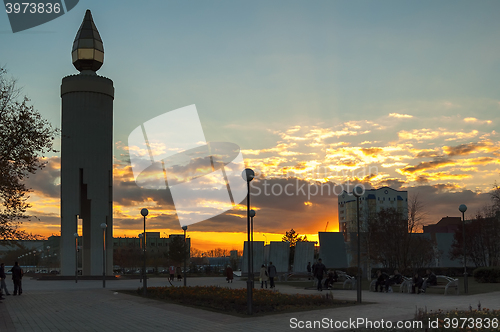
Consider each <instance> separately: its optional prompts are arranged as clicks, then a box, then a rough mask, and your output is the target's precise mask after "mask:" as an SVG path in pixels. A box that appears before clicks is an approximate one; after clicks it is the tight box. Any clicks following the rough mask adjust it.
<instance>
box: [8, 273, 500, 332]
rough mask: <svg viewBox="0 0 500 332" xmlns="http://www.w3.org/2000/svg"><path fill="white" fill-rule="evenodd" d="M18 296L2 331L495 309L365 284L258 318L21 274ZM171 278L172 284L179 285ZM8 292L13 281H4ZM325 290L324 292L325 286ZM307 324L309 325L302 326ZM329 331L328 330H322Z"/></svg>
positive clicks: (121, 285)
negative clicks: (323, 303) (327, 301)
mask: <svg viewBox="0 0 500 332" xmlns="http://www.w3.org/2000/svg"><path fill="white" fill-rule="evenodd" d="M238 279H239V278H236V279H235V281H234V283H232V284H227V283H226V282H225V279H224V278H223V277H218V278H192V279H188V286H196V285H220V286H222V287H232V288H246V282H245V281H240V280H238ZM23 283H24V284H23V294H22V296H6V299H5V300H3V303H1V304H0V332H4V331H6V332H11V331H12V332H14V331H16V332H28V331H110V332H111V331H120V332H123V331H181V330H182V331H203V332H209V331H214V332H224V331H228V332H234V331H259V332H262V331H289V330H292V328H291V327H290V319H292V318H296V319H297V320H304V321H305V320H321V319H323V318H328V319H333V320H349V318H352V319H356V318H366V319H370V320H381V319H384V320H391V321H397V320H410V319H412V318H413V316H414V313H415V310H416V308H425V307H426V308H427V310H437V309H443V310H451V309H468V308H469V305H472V306H473V307H476V306H477V303H478V301H481V305H482V307H484V308H490V309H500V292H495V293H489V294H480V295H469V296H464V295H458V296H457V295H446V296H445V295H437V294H421V295H415V294H402V293H372V292H367V291H363V301H367V302H375V304H365V305H361V306H354V307H345V308H338V309H324V310H316V311H306V312H297V313H287V314H278V315H268V316H259V317H235V316H231V315H225V314H220V313H215V312H212V311H208V310H201V309H195V308H191V307H184V306H180V305H174V304H167V303H162V302H159V301H154V300H148V299H143V298H141V297H138V296H131V295H126V294H122V293H117V292H116V290H120V289H137V288H138V287H140V286H141V283H140V282H139V280H137V279H135V280H113V281H106V288H105V289H103V288H102V281H89V280H79V281H78V283H75V282H74V281H38V280H33V279H29V278H26V279H23ZM166 283H168V282H167V280H166V279H165V278H152V279H149V280H148V286H150V287H152V286H165V285H166ZM181 284H182V283H181V282H177V281H176V282H175V283H174V285H181ZM8 289H9V291H10V292H11V293H12V281H11V280H10V279H9V280H8ZM276 289H277V290H278V291H280V292H286V293H301V294H317V293H318V292H317V291H316V290H310V289H307V290H306V289H298V288H295V287H290V286H284V285H279V284H278V285H277V286H276ZM323 293H325V292H323ZM333 294H334V296H335V298H338V299H348V300H356V291H351V290H334V291H333ZM304 330H307V329H304ZM321 330H331V329H321Z"/></svg>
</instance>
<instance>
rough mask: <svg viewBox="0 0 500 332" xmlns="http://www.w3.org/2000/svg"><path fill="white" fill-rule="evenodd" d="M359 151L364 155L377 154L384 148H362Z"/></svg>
mask: <svg viewBox="0 0 500 332" xmlns="http://www.w3.org/2000/svg"><path fill="white" fill-rule="evenodd" d="M361 151H362V152H363V154H364V155H365V156H377V155H379V154H380V153H381V152H383V151H384V150H383V149H381V148H362V149H361Z"/></svg>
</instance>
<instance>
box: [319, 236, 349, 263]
mask: <svg viewBox="0 0 500 332" xmlns="http://www.w3.org/2000/svg"><path fill="white" fill-rule="evenodd" d="M318 235H319V258H321V260H322V261H323V264H325V265H326V267H327V268H329V269H330V268H345V267H348V266H349V265H348V263H347V254H346V246H345V243H344V235H343V233H341V232H319V233H318Z"/></svg>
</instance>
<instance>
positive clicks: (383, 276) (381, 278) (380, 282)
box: [375, 270, 389, 292]
mask: <svg viewBox="0 0 500 332" xmlns="http://www.w3.org/2000/svg"><path fill="white" fill-rule="evenodd" d="M387 279H389V276H388V275H387V273H382V271H380V270H378V271H377V282H376V283H375V291H376V292H378V287H379V286H380V291H381V292H383V291H384V286H385V283H386V280H387Z"/></svg>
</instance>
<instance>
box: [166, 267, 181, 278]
mask: <svg viewBox="0 0 500 332" xmlns="http://www.w3.org/2000/svg"><path fill="white" fill-rule="evenodd" d="M181 273H182V271H181V267H180V266H177V267H175V266H173V265H172V266H170V267H169V268H168V274H169V276H170V278H169V279H170V281H174V279H175V275H176V274H177V281H181V280H182V274H181Z"/></svg>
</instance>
